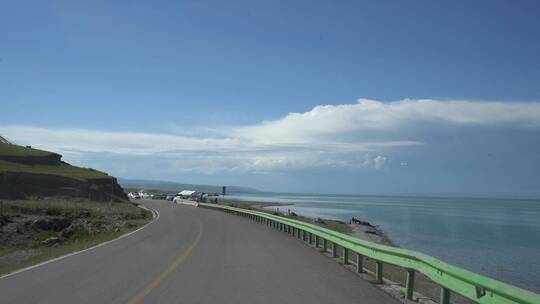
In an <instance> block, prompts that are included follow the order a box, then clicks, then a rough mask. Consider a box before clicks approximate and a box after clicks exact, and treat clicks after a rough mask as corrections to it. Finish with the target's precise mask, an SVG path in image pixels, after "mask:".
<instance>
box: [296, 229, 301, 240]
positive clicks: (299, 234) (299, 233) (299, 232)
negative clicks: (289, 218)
mask: <svg viewBox="0 0 540 304" xmlns="http://www.w3.org/2000/svg"><path fill="white" fill-rule="evenodd" d="M296 230H297V232H298V235H297V236H296V237H297V238H298V239H300V236H301V235H302V230H301V229H296Z"/></svg>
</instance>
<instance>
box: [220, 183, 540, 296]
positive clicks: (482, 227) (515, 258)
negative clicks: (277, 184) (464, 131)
mask: <svg viewBox="0 0 540 304" xmlns="http://www.w3.org/2000/svg"><path fill="white" fill-rule="evenodd" d="M227 198H228V199H238V200H248V201H263V202H280V203H292V204H294V205H292V206H282V207H279V208H280V209H282V210H286V209H291V211H294V212H297V213H298V214H302V215H306V216H311V217H322V218H329V219H339V220H345V221H347V220H349V219H350V218H351V217H353V216H355V217H358V218H360V219H363V220H367V221H369V222H371V223H372V224H375V225H377V226H379V228H381V229H382V230H383V231H385V232H386V234H387V235H388V236H389V237H390V239H392V241H394V242H395V243H396V244H397V245H399V246H400V247H403V248H409V249H414V250H418V251H421V252H423V253H427V254H429V255H432V256H434V257H437V258H439V259H442V260H444V261H446V262H449V263H451V264H454V265H457V266H461V267H463V268H466V269H469V270H472V271H474V272H477V273H481V274H484V275H487V276H490V277H492V278H495V279H498V280H501V281H504V282H507V283H510V284H512V285H515V286H519V287H522V288H525V289H529V290H532V291H535V292H540V200H538V199H536V200H528V199H490V198H451V197H399V196H349V195H320V194H317V195H308V194H280V193H257V194H251V193H250V194H238V195H234V196H233V195H230V196H228V197H227Z"/></svg>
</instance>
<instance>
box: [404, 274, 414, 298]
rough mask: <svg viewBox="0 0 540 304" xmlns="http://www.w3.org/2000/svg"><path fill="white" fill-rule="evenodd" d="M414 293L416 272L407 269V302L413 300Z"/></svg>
mask: <svg viewBox="0 0 540 304" xmlns="http://www.w3.org/2000/svg"><path fill="white" fill-rule="evenodd" d="M413 293H414V270H413V269H407V281H406V282H405V298H407V300H411V301H412V299H413Z"/></svg>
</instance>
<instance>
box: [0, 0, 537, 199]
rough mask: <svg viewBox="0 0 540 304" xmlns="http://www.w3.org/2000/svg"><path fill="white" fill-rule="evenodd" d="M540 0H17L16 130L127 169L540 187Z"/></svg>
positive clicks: (342, 187)
mask: <svg viewBox="0 0 540 304" xmlns="http://www.w3.org/2000/svg"><path fill="white" fill-rule="evenodd" d="M539 11H540V5H539V4H538V3H537V2H536V1H520V2H515V1H452V2H449V3H441V2H439V1H369V2H368V1H339V2H337V1H334V2H330V1H215V2H214V1H171V2H166V1H152V2H142V1H114V2H113V1H88V2H83V1H28V2H26V1H3V2H2V3H1V4H0V104H1V108H2V115H1V118H0V134H3V135H5V136H7V137H8V138H10V139H12V140H13V141H15V142H17V143H21V144H31V145H33V146H36V147H42V148H46V149H51V150H54V151H57V152H60V153H62V154H63V155H64V158H65V159H66V160H67V161H70V162H72V163H75V164H78V165H81V166H85V167H94V168H97V169H100V170H104V171H107V172H110V173H111V174H114V175H116V176H121V177H126V178H139V179H143V178H146V179H162V180H173V181H180V182H190V183H209V184H227V185H233V184H234V185H245V186H253V187H257V188H260V189H265V190H274V191H294V192H332V193H381V194H395V193H495V194H497V193H503V194H504V193H507V194H508V193H510V194H520V195H538V194H539V193H540V190H539V189H540V173H539V172H540V170H539V169H540V140H539V138H540V105H539V101H540V56H539V55H538V54H540V40H539V39H538V37H540V18H538V17H539V14H538V12H539Z"/></svg>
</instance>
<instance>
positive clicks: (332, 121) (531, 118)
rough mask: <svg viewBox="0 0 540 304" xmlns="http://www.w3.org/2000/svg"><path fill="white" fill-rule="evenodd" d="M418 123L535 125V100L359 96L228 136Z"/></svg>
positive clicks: (332, 132) (273, 138) (293, 136)
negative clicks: (378, 98)
mask: <svg viewBox="0 0 540 304" xmlns="http://www.w3.org/2000/svg"><path fill="white" fill-rule="evenodd" d="M419 123H435V124H451V125H468V126H475V125H484V126H495V125H512V126H518V127H532V128H538V127H540V103H538V102H475V101H437V100H431V99H421V100H412V99H405V100H401V101H396V102H388V103H384V102H380V101H376V100H369V99H360V100H358V102H357V103H354V104H342V105H322V106H316V107H314V108H313V109H312V110H310V111H308V112H304V113H290V114H288V115H287V116H285V117H283V118H281V119H278V120H274V121H266V122H263V123H261V124H257V125H254V126H242V127H238V128H235V129H233V134H235V135H236V136H238V137H240V138H249V139H252V140H255V141H258V142H263V143H264V142H280V143H282V142H306V141H308V142H309V141H314V140H319V139H320V138H321V137H322V138H330V137H334V136H336V135H338V136H339V135H346V134H350V133H354V132H362V131H364V132H370V131H377V130H387V131H388V130H396V129H398V128H402V127H405V126H410V125H416V124H419Z"/></svg>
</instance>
